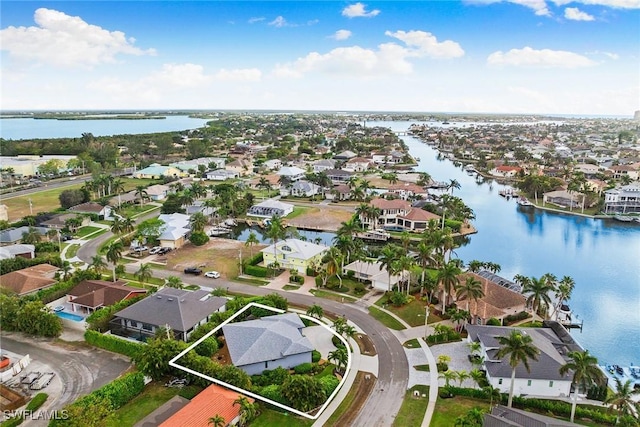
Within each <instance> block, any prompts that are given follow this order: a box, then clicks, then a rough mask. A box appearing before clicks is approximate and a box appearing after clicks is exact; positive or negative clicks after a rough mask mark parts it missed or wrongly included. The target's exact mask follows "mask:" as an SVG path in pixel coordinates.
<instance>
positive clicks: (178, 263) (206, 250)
mask: <svg viewBox="0 0 640 427" xmlns="http://www.w3.org/2000/svg"><path fill="white" fill-rule="evenodd" d="M266 246H267V245H254V246H253V248H252V249H250V248H248V247H246V246H245V245H244V242H239V241H237V240H231V239H221V238H218V237H212V238H211V240H209V243H207V244H206V245H204V246H193V245H192V244H191V243H188V244H186V245H185V246H183V247H182V248H180V249H179V250H177V251H171V252H170V253H169V254H168V256H167V270H173V271H182V270H184V269H185V268H186V267H200V268H201V269H202V270H204V271H208V270H215V271H218V272H219V273H220V274H221V275H222V277H224V278H233V277H236V276H237V275H238V262H239V260H240V259H239V255H240V251H241V250H242V257H243V259H247V258H249V257H250V256H251V250H253V254H254V255H255V254H256V253H257V252H258V251H259V250H260V249H262V248H265V247H266Z"/></svg>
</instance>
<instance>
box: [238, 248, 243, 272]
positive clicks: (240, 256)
mask: <svg viewBox="0 0 640 427" xmlns="http://www.w3.org/2000/svg"><path fill="white" fill-rule="evenodd" d="M238 258H239V259H240V276H242V249H240V252H238Z"/></svg>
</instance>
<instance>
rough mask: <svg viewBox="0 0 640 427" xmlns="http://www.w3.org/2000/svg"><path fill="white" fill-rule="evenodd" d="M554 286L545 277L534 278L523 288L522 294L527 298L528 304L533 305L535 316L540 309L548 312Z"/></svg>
mask: <svg viewBox="0 0 640 427" xmlns="http://www.w3.org/2000/svg"><path fill="white" fill-rule="evenodd" d="M553 291H554V286H553V285H552V284H551V283H550V282H549V281H548V280H546V279H545V278H544V276H543V277H540V278H539V279H537V278H535V277H532V278H531V279H530V280H529V281H528V282H526V283H525V284H524V286H523V288H522V293H523V294H524V295H525V296H527V304H530V305H531V309H532V310H533V314H534V315H535V314H536V313H537V312H538V310H539V309H541V308H542V309H544V310H546V309H547V308H548V307H549V306H550V305H551V297H550V296H549V295H550V294H551V292H553Z"/></svg>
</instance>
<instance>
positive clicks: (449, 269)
mask: <svg viewBox="0 0 640 427" xmlns="http://www.w3.org/2000/svg"><path fill="white" fill-rule="evenodd" d="M461 272H462V271H461V270H460V267H458V266H457V265H456V264H455V263H454V262H451V261H449V262H447V263H445V264H444V265H443V266H442V267H441V268H440V269H439V270H438V272H437V274H436V280H437V282H438V284H439V285H440V287H441V288H442V313H444V312H445V309H446V305H447V295H450V294H451V293H452V292H453V290H454V289H456V287H457V286H458V284H459V283H460V278H459V277H458V275H459V274H460V273H461Z"/></svg>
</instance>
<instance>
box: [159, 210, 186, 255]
mask: <svg viewBox="0 0 640 427" xmlns="http://www.w3.org/2000/svg"><path fill="white" fill-rule="evenodd" d="M158 219H159V220H161V221H163V222H164V223H165V226H164V227H163V229H162V233H161V234H160V237H158V240H160V246H162V247H163V248H172V249H178V248H181V247H182V246H183V245H184V244H185V243H186V241H187V236H188V234H189V233H190V232H191V222H190V220H191V218H190V217H189V215H185V214H181V213H172V214H161V215H159V216H158Z"/></svg>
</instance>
